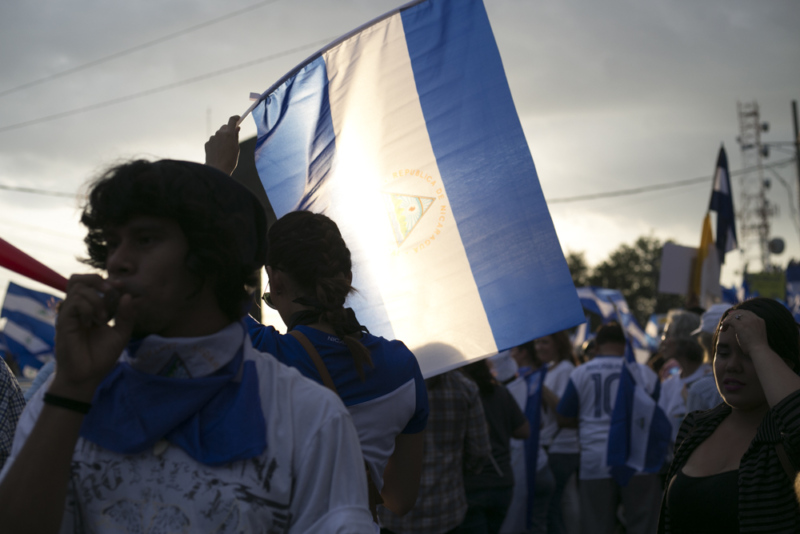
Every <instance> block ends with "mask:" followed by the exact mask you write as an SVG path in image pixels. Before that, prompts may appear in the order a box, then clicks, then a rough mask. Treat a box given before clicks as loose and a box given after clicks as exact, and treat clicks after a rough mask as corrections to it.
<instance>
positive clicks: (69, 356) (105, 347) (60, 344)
mask: <svg viewBox="0 0 800 534" xmlns="http://www.w3.org/2000/svg"><path fill="white" fill-rule="evenodd" d="M118 295H119V293H118V292H117V290H116V289H115V288H114V287H113V286H112V285H111V284H109V283H108V282H107V281H106V280H104V279H103V278H101V277H100V276H98V275H96V274H89V275H74V276H72V277H71V278H70V279H69V283H68V284H67V297H66V298H65V299H64V301H63V303H62V305H61V308H60V310H59V314H58V321H57V322H56V348H55V354H56V360H57V364H58V371H57V372H56V375H55V378H54V379H53V383H52V385H51V386H50V389H49V391H50V392H51V393H53V394H55V395H60V396H64V397H67V398H69V399H73V400H77V401H81V402H91V401H92V397H93V396H94V391H95V389H96V388H97V386H98V385H99V384H100V382H102V380H103V378H104V377H105V376H106V375H107V374H108V372H109V371H110V370H111V368H112V367H114V364H115V363H116V362H117V360H118V359H119V355H120V354H121V353H122V351H123V349H124V348H125V346H126V345H127V343H128V341H129V340H130V337H131V333H132V332H133V325H134V317H135V314H134V305H133V303H132V300H133V298H132V296H131V295H130V294H124V295H122V296H121V297H118ZM112 307H114V308H115V311H116V313H115V315H114V326H111V325H109V324H108V322H109V320H110V319H111V315H110V313H109V312H110V311H112V310H111V309H110V308H112Z"/></svg>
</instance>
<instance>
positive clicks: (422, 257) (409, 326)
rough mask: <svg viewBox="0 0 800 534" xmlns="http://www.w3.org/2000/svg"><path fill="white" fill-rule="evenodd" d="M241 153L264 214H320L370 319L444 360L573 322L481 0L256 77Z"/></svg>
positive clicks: (382, 21)
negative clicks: (250, 135)
mask: <svg viewBox="0 0 800 534" xmlns="http://www.w3.org/2000/svg"><path fill="white" fill-rule="evenodd" d="M253 117H254V119H255V122H256V126H257V129H258V141H257V145H256V167H257V169H258V173H259V175H260V178H261V181H262V183H263V185H264V188H265V190H266V192H267V195H268V197H269V200H270V203H271V204H272V207H273V209H274V210H275V213H276V215H277V216H278V217H280V216H282V215H284V214H286V213H288V212H290V211H294V210H312V211H315V212H322V213H325V214H326V215H328V216H329V217H331V218H332V219H333V220H334V221H336V223H337V224H338V225H339V228H340V230H341V231H342V234H343V236H344V238H345V241H346V242H347V244H348V246H349V247H350V249H351V252H352V259H353V265H354V272H353V285H354V286H355V287H356V288H357V289H358V294H357V295H356V296H355V297H354V298H353V299H351V301H350V302H349V305H350V306H352V307H353V308H354V309H355V310H356V312H357V314H358V316H359V319H360V320H361V322H362V323H364V324H366V325H367V326H368V327H369V328H370V330H371V331H372V332H373V333H377V334H379V335H383V336H385V337H389V338H396V339H402V340H403V341H404V342H405V343H406V344H407V345H408V346H409V347H410V348H411V349H412V350H414V349H415V348H418V347H421V346H423V345H425V344H427V343H430V342H432V341H437V342H441V343H445V344H448V345H451V346H452V347H454V348H456V349H457V352H459V353H460V354H461V355H462V356H461V357H459V358H456V359H454V360H452V361H443V360H442V359H441V358H439V359H435V360H436V363H431V362H432V361H433V360H431V361H430V362H429V361H426V360H425V359H424V358H421V359H420V365H421V367H422V370H423V373H424V374H425V376H432V375H434V374H437V373H440V372H444V371H446V370H448V369H450V368H454V367H457V366H460V365H462V364H463V363H464V362H465V361H469V360H472V359H476V358H479V357H482V356H486V355H489V354H494V353H497V352H498V351H499V350H503V349H507V348H510V347H513V346H516V345H520V344H522V343H524V342H526V341H529V340H531V339H533V338H536V337H539V336H542V335H545V334H548V333H551V332H555V331H559V330H563V329H566V328H569V327H571V326H574V325H576V324H579V323H581V322H583V321H584V318H583V314H582V312H581V308H580V305H579V303H578V299H577V296H576V293H575V288H574V286H573V284H572V279H571V277H570V274H569V270H568V268H567V264H566V261H565V259H564V257H563V253H562V251H561V247H560V245H559V243H558V239H557V237H556V234H555V230H554V227H553V223H552V220H551V218H550V214H549V212H548V209H547V205H546V203H545V201H544V196H543V195H542V190H541V186H540V185H539V181H538V177H537V175H536V169H535V167H534V164H533V160H532V158H531V154H530V151H529V149H528V146H527V143H526V141H525V137H524V135H523V132H522V127H521V124H520V121H519V118H518V117H517V113H516V110H515V108H514V103H513V101H512V98H511V93H510V90H509V87H508V83H507V81H506V77H505V73H504V71H503V66H502V62H501V60H500V54H499V52H498V49H497V46H496V44H495V41H494V36H493V35H492V30H491V27H490V25H489V20H488V17H487V15H486V11H485V9H484V6H483V3H482V2H481V1H480V0H458V1H455V0H422V1H416V2H413V3H411V4H407V5H406V6H403V7H401V8H399V9H397V10H395V11H393V12H390V13H387V14H386V15H384V16H383V17H380V18H378V19H376V20H374V21H372V22H370V23H368V24H366V25H365V26H362V27H361V28H358V29H357V30H355V31H353V32H351V33H350V34H348V35H345V36H344V37H342V38H340V39H338V40H337V41H335V42H334V43H332V44H331V45H329V46H327V47H325V48H324V49H323V50H321V51H320V52H318V53H317V54H315V55H313V56H312V57H310V58H309V59H308V60H306V61H305V62H303V63H302V64H301V65H299V66H298V67H297V68H296V69H294V70H293V71H291V72H290V73H289V74H288V75H286V76H285V77H284V78H283V79H281V80H280V81H278V82H277V83H276V84H275V85H273V86H272V87H271V88H270V89H268V90H267V91H265V92H264V93H263V94H262V95H261V98H260V99H259V101H258V103H257V105H256V106H255V108H254V110H253Z"/></svg>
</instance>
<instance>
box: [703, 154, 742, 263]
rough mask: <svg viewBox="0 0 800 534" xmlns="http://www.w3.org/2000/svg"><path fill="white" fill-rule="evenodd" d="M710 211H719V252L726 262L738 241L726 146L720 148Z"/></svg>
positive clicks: (720, 257) (720, 258)
mask: <svg viewBox="0 0 800 534" xmlns="http://www.w3.org/2000/svg"><path fill="white" fill-rule="evenodd" d="M708 209H709V211H716V212H717V253H718V254H719V263H720V264H723V263H725V253H726V252H730V251H731V250H734V249H735V248H736V247H737V246H738V245H737V241H736V221H735V218H734V211H733V194H732V193H731V175H730V172H729V171H728V155H727V154H726V153H725V147H724V146H721V147H720V148H719V154H718V155H717V166H716V169H715V171H714V187H713V190H712V191H711V202H710V203H709V205H708Z"/></svg>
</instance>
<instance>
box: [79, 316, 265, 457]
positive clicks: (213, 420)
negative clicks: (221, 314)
mask: <svg viewBox="0 0 800 534" xmlns="http://www.w3.org/2000/svg"><path fill="white" fill-rule="evenodd" d="M241 326H242V328H244V326H243V325H241ZM243 333H244V332H243ZM220 334H222V332H221V333H220ZM215 335H216V334H215ZM227 335H230V332H228V334H227ZM148 342H149V344H150V345H151V346H152V345H153V342H152V341H151V340H148ZM245 342H247V343H249V339H248V338H247V336H246V335H243V336H242V339H241V342H240V345H239V347H238V349H237V351H236V355H235V356H234V357H233V359H231V360H230V361H229V362H228V363H227V364H225V365H223V366H222V367H220V368H219V369H218V370H216V371H214V372H213V373H211V374H208V375H206V376H202V377H197V378H174V377H167V376H160V375H158V374H151V373H147V372H144V371H141V370H137V369H134V368H133V367H132V366H131V364H130V363H128V362H127V361H124V360H125V359H124V358H123V359H122V360H121V361H120V362H119V363H118V364H117V365H116V366H115V367H114V369H113V370H112V371H111V372H110V373H109V375H108V376H107V377H106V378H105V379H104V380H103V382H102V383H101V384H100V386H99V387H98V388H97V391H96V392H95V395H94V400H93V401H92V409H91V411H90V412H89V413H88V414H87V415H86V417H85V419H84V421H83V426H82V427H81V437H83V438H84V439H87V440H89V441H91V442H93V443H96V444H97V445H99V446H101V447H103V448H105V449H108V450H111V451H114V452H117V453H120V454H139V453H142V452H144V451H146V450H148V449H150V448H152V447H153V446H154V445H155V444H156V443H157V442H158V441H159V440H161V439H166V440H167V441H169V442H170V443H172V444H174V445H176V446H178V447H180V448H181V449H183V450H184V451H185V452H186V453H187V454H188V455H189V456H191V457H192V458H194V459H195V460H197V461H198V462H200V463H203V464H206V465H220V464H226V463H230V462H235V461H239V460H246V459H249V458H253V457H255V456H258V455H260V454H262V453H263V452H264V450H265V449H266V447H267V430H266V421H265V419H264V414H263V411H262V408H261V396H260V394H259V383H258V375H257V371H256V367H255V363H254V362H252V361H244V343H245ZM141 345H142V341H136V342H132V343H131V344H130V345H129V347H128V354H129V355H130V357H135V356H136V352H137V351H138V350H139V348H140V347H141ZM156 347H157V345H156ZM177 356H178V355H177V353H176V354H175V355H174V356H173V358H172V361H175V360H177V359H178V357H177Z"/></svg>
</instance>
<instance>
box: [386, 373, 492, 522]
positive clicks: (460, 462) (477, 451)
mask: <svg viewBox="0 0 800 534" xmlns="http://www.w3.org/2000/svg"><path fill="white" fill-rule="evenodd" d="M425 383H426V385H427V386H428V405H429V407H430V414H429V415H428V426H427V428H426V429H425V430H426V432H425V448H424V451H425V452H424V457H423V460H422V479H421V480H420V485H419V494H418V497H417V503H416V505H414V508H413V509H412V510H411V511H410V512H409V513H408V514H406V515H405V516H403V517H398V516H396V515H394V514H392V513H391V512H389V511H388V510H387V509H385V508H383V507H382V506H381V507H378V513H379V516H380V520H381V525H382V526H383V527H385V528H387V529H389V530H391V531H392V532H396V533H398V534H406V533H415V532H424V533H425V534H437V533H441V532H447V531H448V530H451V529H453V528H455V527H457V526H458V525H460V524H461V522H462V521H463V520H464V515H465V514H466V513H467V498H466V494H465V492H464V475H463V471H464V469H467V470H470V471H472V470H475V469H480V466H481V465H483V461H484V459H486V458H488V457H489V456H490V455H491V452H492V449H491V445H490V444H489V431H488V429H487V426H486V418H485V416H484V413H483V406H482V404H481V398H480V395H479V393H478V386H476V385H475V383H474V382H472V381H471V380H470V379H469V378H467V377H465V376H464V375H462V374H461V372H460V371H450V372H449V373H445V374H443V375H439V376H437V377H434V378H432V379H429V380H426V382H425Z"/></svg>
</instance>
